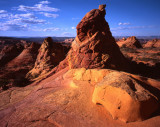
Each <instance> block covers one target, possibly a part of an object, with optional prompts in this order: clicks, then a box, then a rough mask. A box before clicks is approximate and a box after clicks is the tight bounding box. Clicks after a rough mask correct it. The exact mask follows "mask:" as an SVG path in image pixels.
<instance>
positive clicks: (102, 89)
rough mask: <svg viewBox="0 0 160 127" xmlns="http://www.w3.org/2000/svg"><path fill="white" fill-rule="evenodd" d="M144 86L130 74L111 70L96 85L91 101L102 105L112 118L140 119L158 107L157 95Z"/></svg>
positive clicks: (129, 120) (131, 120)
mask: <svg viewBox="0 0 160 127" xmlns="http://www.w3.org/2000/svg"><path fill="white" fill-rule="evenodd" d="M146 86H147V84H145V83H142V82H141V81H139V80H137V79H134V78H133V77H132V76H130V75H127V74H124V73H121V72H111V73H109V74H108V75H107V76H106V77H104V79H103V80H102V81H101V82H99V83H98V84H97V85H96V87H95V90H94V93H93V96H92V101H93V102H94V103H95V104H101V105H103V106H104V108H105V109H106V110H107V111H108V112H110V114H111V115H112V117H113V119H119V120H121V121H124V122H134V121H141V120H144V119H147V118H149V117H150V116H151V115H152V114H153V113H154V112H155V111H157V109H158V108H159V102H158V101H159V100H158V98H157V96H155V95H154V93H151V92H150V89H146Z"/></svg>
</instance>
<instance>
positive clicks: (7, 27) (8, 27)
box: [0, 23, 28, 31]
mask: <svg viewBox="0 0 160 127" xmlns="http://www.w3.org/2000/svg"><path fill="white" fill-rule="evenodd" d="M27 30H28V27H27V25H21V24H14V23H1V25H0V31H27Z"/></svg>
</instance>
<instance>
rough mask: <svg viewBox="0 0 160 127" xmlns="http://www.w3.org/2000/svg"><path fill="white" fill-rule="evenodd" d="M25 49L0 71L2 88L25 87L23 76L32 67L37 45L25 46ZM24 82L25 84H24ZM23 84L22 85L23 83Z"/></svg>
mask: <svg viewBox="0 0 160 127" xmlns="http://www.w3.org/2000/svg"><path fill="white" fill-rule="evenodd" d="M27 45H28V46H26V48H25V49H24V50H23V51H22V52H21V53H20V54H19V55H18V56H17V57H15V58H14V59H13V60H11V61H9V62H8V63H7V64H6V65H5V67H4V68H2V69H1V71H0V79H1V80H0V84H1V86H2V85H3V86H4V87H6V86H9V87H13V86H17V85H18V86H19V85H21V86H22V84H23V85H27V82H26V79H25V76H26V74H27V73H28V72H29V70H31V69H32V68H33V67H34V63H35V61H36V57H37V54H38V49H39V47H40V45H39V44H36V43H32V44H30V46H29V44H27ZM24 81H25V82H24ZM23 82H24V83H23Z"/></svg>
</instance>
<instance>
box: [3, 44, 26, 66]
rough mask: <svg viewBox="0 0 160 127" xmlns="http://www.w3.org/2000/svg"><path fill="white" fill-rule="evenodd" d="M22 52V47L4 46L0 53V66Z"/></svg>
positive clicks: (16, 45)
mask: <svg viewBox="0 0 160 127" xmlns="http://www.w3.org/2000/svg"><path fill="white" fill-rule="evenodd" d="M22 50H23V46H22V45H20V44H14V45H8V46H5V47H4V48H3V49H2V51H1V52H0V66H4V65H5V64H7V63H8V62H9V61H11V60H12V59H14V58H15V57H16V56H18V55H19V54H20V53H21V52H22Z"/></svg>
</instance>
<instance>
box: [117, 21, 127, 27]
mask: <svg viewBox="0 0 160 127" xmlns="http://www.w3.org/2000/svg"><path fill="white" fill-rule="evenodd" d="M118 25H119V26H121V25H130V23H129V22H126V23H122V22H120V23H118Z"/></svg>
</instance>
